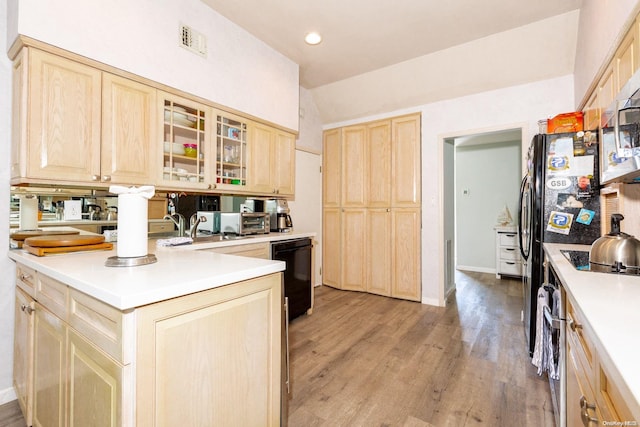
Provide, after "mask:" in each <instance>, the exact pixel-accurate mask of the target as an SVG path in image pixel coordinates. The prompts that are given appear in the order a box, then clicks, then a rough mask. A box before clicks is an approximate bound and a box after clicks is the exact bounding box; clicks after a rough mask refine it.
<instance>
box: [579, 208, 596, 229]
mask: <svg viewBox="0 0 640 427" xmlns="http://www.w3.org/2000/svg"><path fill="white" fill-rule="evenodd" d="M594 216H596V213H595V212H594V211H591V210H589V209H580V212H578V216H577V217H576V222H579V223H580V224H584V225H591V221H592V220H593V217H594Z"/></svg>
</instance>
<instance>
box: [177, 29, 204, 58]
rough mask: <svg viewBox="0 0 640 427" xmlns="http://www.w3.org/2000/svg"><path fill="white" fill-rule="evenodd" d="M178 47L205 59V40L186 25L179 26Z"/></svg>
mask: <svg viewBox="0 0 640 427" xmlns="http://www.w3.org/2000/svg"><path fill="white" fill-rule="evenodd" d="M180 46H182V47H184V48H185V49H188V50H190V51H192V52H195V53H197V54H198V55H200V56H203V57H205V58H206V56H207V39H206V38H205V36H204V35H202V34H200V33H199V32H197V31H195V30H193V29H192V28H191V27H188V26H186V25H180Z"/></svg>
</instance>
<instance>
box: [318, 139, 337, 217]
mask: <svg viewBox="0 0 640 427" xmlns="http://www.w3.org/2000/svg"><path fill="white" fill-rule="evenodd" d="M341 133H342V131H341V130H340V129H331V130H328V131H325V132H324V135H323V138H322V139H323V141H322V142H323V144H322V205H323V206H324V207H325V208H337V207H339V206H340V204H341V200H342V196H341V190H342V176H341V175H342V146H341V144H340V136H341Z"/></svg>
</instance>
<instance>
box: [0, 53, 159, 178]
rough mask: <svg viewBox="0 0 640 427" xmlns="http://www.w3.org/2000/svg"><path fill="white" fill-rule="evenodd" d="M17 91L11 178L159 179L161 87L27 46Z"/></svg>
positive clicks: (18, 61) (16, 77) (17, 77)
mask: <svg viewBox="0 0 640 427" xmlns="http://www.w3.org/2000/svg"><path fill="white" fill-rule="evenodd" d="M13 96H14V101H13V105H14V108H15V109H16V110H14V123H13V124H14V129H15V132H14V135H13V141H12V144H13V157H12V170H11V181H12V183H14V184H16V183H25V182H26V183H28V182H41V183H48V182H51V183H56V184H61V183H62V184H64V183H69V184H71V183H73V184H78V183H88V184H98V185H100V184H105V185H108V184H110V183H112V182H113V183H126V184H149V183H151V182H152V176H153V174H152V166H151V163H150V162H152V160H151V159H152V158H153V156H150V155H149V153H150V142H151V140H152V139H153V137H154V135H155V89H154V88H151V87H147V86H144V85H141V84H139V83H136V82H133V81H130V80H127V79H124V78H121V77H117V76H112V75H110V74H108V73H106V72H102V71H100V70H98V69H95V68H93V67H90V66H87V65H84V64H81V63H78V62H75V61H71V60H68V59H65V58H62V57H59V56H57V55H53V54H50V53H47V52H43V51H40V50H38V49H34V48H29V47H25V48H23V49H22V51H21V52H20V54H19V56H18V58H17V59H16V61H15V63H14V95H13Z"/></svg>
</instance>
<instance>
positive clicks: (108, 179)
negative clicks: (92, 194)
mask: <svg viewBox="0 0 640 427" xmlns="http://www.w3.org/2000/svg"><path fill="white" fill-rule="evenodd" d="M102 180H103V181H106V182H109V181H111V175H102Z"/></svg>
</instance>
